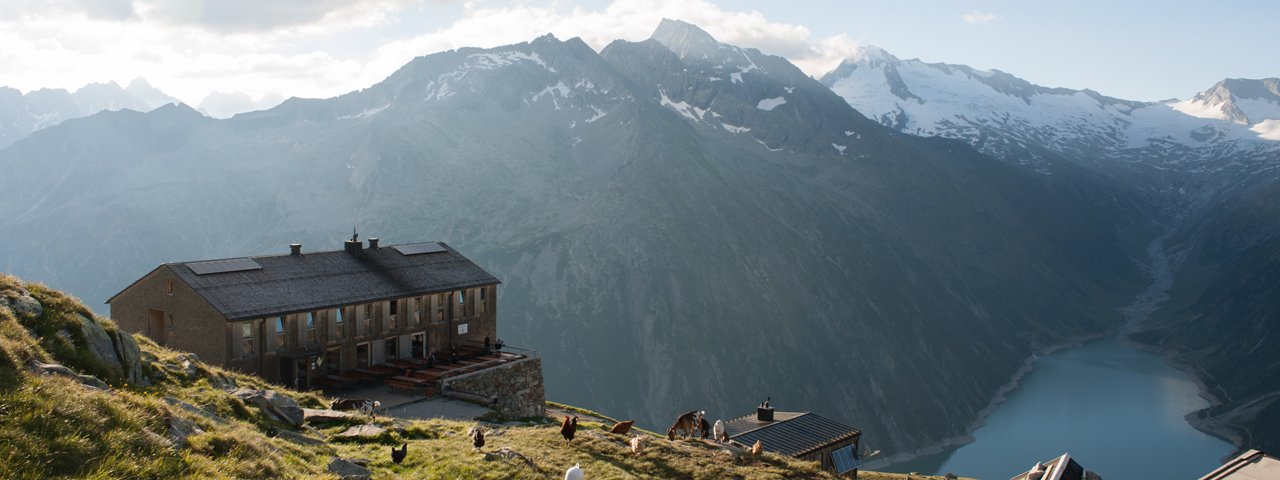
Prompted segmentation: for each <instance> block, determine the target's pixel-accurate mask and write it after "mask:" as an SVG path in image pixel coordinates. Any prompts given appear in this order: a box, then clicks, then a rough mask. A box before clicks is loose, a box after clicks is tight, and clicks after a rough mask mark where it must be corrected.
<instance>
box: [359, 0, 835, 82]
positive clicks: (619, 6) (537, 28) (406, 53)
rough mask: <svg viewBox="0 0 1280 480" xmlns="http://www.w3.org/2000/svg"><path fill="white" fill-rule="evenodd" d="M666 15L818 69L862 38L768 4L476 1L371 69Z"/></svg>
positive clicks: (649, 27) (589, 35)
mask: <svg viewBox="0 0 1280 480" xmlns="http://www.w3.org/2000/svg"><path fill="white" fill-rule="evenodd" d="M663 18H672V19H677V20H684V21H686V22H689V23H692V24H695V25H698V26H699V27H701V28H702V29H704V30H706V31H707V32H708V33H710V34H711V35H712V36H714V37H716V39H717V40H719V41H721V42H724V43H730V44H734V45H739V46H743V47H749V48H758V49H760V50H761V51H762V52H764V53H767V54H772V55H781V56H784V57H787V58H788V59H790V60H791V61H792V62H793V63H795V64H796V65H797V66H798V67H800V68H801V69H802V70H804V71H805V72H807V73H809V74H811V75H815V76H816V75H821V74H822V73H826V72H827V71H829V70H831V69H832V68H835V66H836V65H838V64H839V63H840V61H841V60H843V59H844V58H846V57H848V56H850V55H852V54H853V53H854V51H856V49H857V43H856V42H854V41H853V40H852V39H850V38H849V37H848V36H847V35H844V34H840V35H836V36H832V37H827V38H814V35H813V34H812V33H811V32H810V31H809V29H808V28H805V27H804V26H801V25H793V24H788V23H780V22H771V21H769V20H767V19H766V18H765V17H764V15H763V14H761V13H760V12H756V11H745V12H744V11H732V10H726V9H723V8H720V7H719V6H717V5H715V4H713V3H711V2H709V1H706V0H656V1H651V0H614V1H613V2H612V3H610V4H609V5H608V6H607V7H605V8H604V9H602V10H588V9H581V8H557V7H554V6H531V5H526V4H521V5H514V6H504V7H485V8H476V7H475V6H474V5H470V4H469V5H468V6H467V8H466V12H465V15H464V16H463V18H461V19H459V20H458V21H456V22H454V23H453V24H451V25H449V26H447V27H444V28H440V29H437V30H436V31H434V32H430V33H426V34H421V35H417V36H413V37H410V38H405V39H399V40H396V41H393V42H390V43H388V44H386V45H383V46H382V47H380V48H379V49H378V51H377V53H376V55H375V59H374V60H373V61H372V62H371V69H373V70H377V71H383V72H385V73H388V74H389V73H390V72H391V71H392V70H394V68H395V67H399V66H400V65H403V64H404V63H406V62H408V61H409V60H411V59H412V58H413V57H415V56H420V55H425V54H428V53H432V52H438V51H441V50H448V49H455V48H460V47H465V46H472V47H494V46H499V45H506V44H511V43H518V42H522V41H527V40H530V39H532V38H535V37H537V36H539V35H543V34H546V33H552V34H554V35H555V36H556V37H558V38H561V39H567V38H572V37H581V38H582V40H583V41H585V42H586V43H587V44H588V45H590V46H591V47H592V48H595V49H596V50H601V49H603V48H604V47H605V46H606V45H608V44H609V42H612V41H614V40H619V39H621V40H629V41H641V40H644V39H646V38H648V37H649V35H650V34H652V33H653V30H654V28H656V27H657V26H658V23H659V22H660V21H661V20H662V19H663Z"/></svg>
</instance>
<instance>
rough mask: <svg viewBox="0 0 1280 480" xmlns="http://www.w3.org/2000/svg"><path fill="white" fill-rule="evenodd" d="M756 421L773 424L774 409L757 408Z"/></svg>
mask: <svg viewBox="0 0 1280 480" xmlns="http://www.w3.org/2000/svg"><path fill="white" fill-rule="evenodd" d="M756 420H759V421H761V422H772V421H773V407H756Z"/></svg>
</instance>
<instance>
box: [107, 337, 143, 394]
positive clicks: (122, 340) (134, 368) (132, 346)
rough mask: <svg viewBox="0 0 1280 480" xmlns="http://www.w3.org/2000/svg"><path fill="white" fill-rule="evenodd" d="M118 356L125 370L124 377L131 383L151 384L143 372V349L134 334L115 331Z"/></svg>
mask: <svg viewBox="0 0 1280 480" xmlns="http://www.w3.org/2000/svg"><path fill="white" fill-rule="evenodd" d="M114 336H115V346H116V356H118V357H119V358H120V368H121V369H122V370H123V371H124V379H125V381H126V382H128V383H129V384H130V385H138V386H143V387H145V386H148V385H150V384H151V382H150V381H148V380H147V377H146V376H144V375H143V374H142V350H140V349H139V348H138V341H137V340H134V339H133V335H130V334H128V333H125V332H124V331H122V330H116V332H115V335H114Z"/></svg>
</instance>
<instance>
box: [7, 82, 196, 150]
mask: <svg viewBox="0 0 1280 480" xmlns="http://www.w3.org/2000/svg"><path fill="white" fill-rule="evenodd" d="M177 101H178V100H177V99H175V98H173V97H170V96H168V95H165V94H164V92H161V91H160V90H158V89H156V88H155V87H152V86H151V85H150V84H148V83H147V81H146V80H143V79H142V78H137V79H134V80H133V81H132V82H130V83H129V87H128V88H120V85H119V84H117V83H115V82H109V83H91V84H89V85H85V86H84V87H81V88H80V89H79V90H76V91H75V92H74V93H70V92H67V91H66V90H62V89H41V90H36V91H32V92H29V93H27V94H25V95H24V94H23V93H22V92H20V91H18V90H15V89H12V88H8V87H0V148H4V147H5V146H8V145H9V144H12V143H13V142H16V141H17V140H18V139H20V138H22V137H25V136H27V135H28V134H30V133H31V132H34V131H36V130H39V129H42V128H45V127H50V126H53V125H57V124H59V123H61V122H63V121H66V120H70V119H73V118H80V117H85V116H89V115H93V114H95V113H98V112H100V111H103V110H121V109H128V110H135V111H140V112H146V111H150V110H152V109H154V108H156V107H159V106H161V105H164V104H168V103H175V102H177Z"/></svg>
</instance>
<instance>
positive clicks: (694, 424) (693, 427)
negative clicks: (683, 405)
mask: <svg viewBox="0 0 1280 480" xmlns="http://www.w3.org/2000/svg"><path fill="white" fill-rule="evenodd" d="M697 430H698V411H697V410H691V411H688V412H685V413H684V414H681V415H680V416H679V417H676V423H673V424H671V428H668V429H667V439H669V440H675V439H676V432H679V433H680V434H681V435H683V436H685V437H689V436H693V435H695V434H696V432H697Z"/></svg>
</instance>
